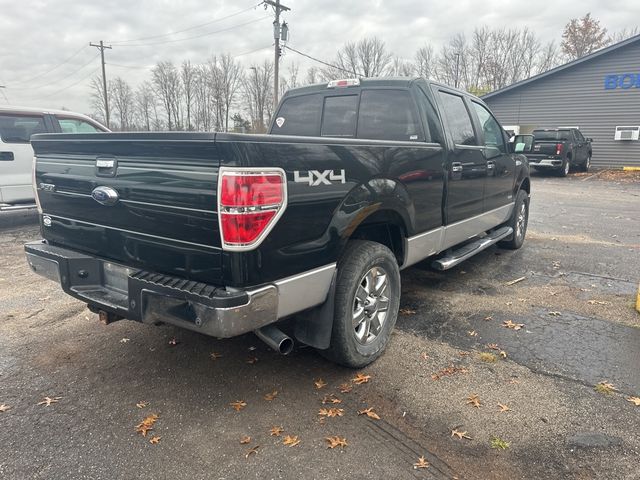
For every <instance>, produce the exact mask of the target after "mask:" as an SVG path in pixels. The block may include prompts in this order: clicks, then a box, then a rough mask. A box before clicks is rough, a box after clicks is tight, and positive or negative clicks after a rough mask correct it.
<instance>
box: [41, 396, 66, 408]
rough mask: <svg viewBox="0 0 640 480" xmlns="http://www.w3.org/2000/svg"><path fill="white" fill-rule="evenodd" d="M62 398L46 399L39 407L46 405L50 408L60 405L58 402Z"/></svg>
mask: <svg viewBox="0 0 640 480" xmlns="http://www.w3.org/2000/svg"><path fill="white" fill-rule="evenodd" d="M61 398H62V397H53V398H51V397H44V400H42V401H41V402H38V405H44V406H45V407H49V406H51V405H52V404H54V403H58V400H60V399H61Z"/></svg>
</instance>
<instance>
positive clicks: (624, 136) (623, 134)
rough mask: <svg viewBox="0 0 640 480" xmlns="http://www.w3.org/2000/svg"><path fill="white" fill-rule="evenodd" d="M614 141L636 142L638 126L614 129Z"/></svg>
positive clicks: (638, 132) (638, 133)
mask: <svg viewBox="0 0 640 480" xmlns="http://www.w3.org/2000/svg"><path fill="white" fill-rule="evenodd" d="M613 139H614V140H638V139H640V126H631V127H629V126H626V127H616V135H615V137H613Z"/></svg>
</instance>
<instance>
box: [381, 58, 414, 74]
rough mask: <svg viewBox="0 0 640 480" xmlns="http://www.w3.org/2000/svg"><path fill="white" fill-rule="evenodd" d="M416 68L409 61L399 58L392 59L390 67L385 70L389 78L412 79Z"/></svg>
mask: <svg viewBox="0 0 640 480" xmlns="http://www.w3.org/2000/svg"><path fill="white" fill-rule="evenodd" d="M415 70H416V67H415V65H414V64H413V63H412V62H410V61H409V60H405V59H404V58H400V57H393V61H392V62H391V66H390V67H389V68H388V70H387V75H389V76H390V77H413V76H414V74H415Z"/></svg>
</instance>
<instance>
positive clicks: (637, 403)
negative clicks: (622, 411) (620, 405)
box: [627, 397, 640, 407]
mask: <svg viewBox="0 0 640 480" xmlns="http://www.w3.org/2000/svg"><path fill="white" fill-rule="evenodd" d="M627 402H631V403H633V404H634V405H635V406H636V407H640V397H628V398H627Z"/></svg>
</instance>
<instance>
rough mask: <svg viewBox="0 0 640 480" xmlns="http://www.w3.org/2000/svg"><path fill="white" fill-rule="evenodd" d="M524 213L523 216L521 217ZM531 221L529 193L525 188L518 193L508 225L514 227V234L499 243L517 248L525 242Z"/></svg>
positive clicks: (508, 247)
mask: <svg viewBox="0 0 640 480" xmlns="http://www.w3.org/2000/svg"><path fill="white" fill-rule="evenodd" d="M521 215H522V217H521ZM528 223H529V194H528V193H527V192H525V191H524V190H519V191H518V195H516V203H515V205H514V207H513V213H512V214H511V219H510V220H509V222H508V223H507V224H506V226H508V227H511V228H513V234H512V235H511V237H509V239H508V240H502V241H501V242H498V245H499V246H500V247H502V248H506V249H508V250H517V249H519V248H520V247H521V246H522V244H523V243H524V237H525V236H526V235H527V225H528Z"/></svg>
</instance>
